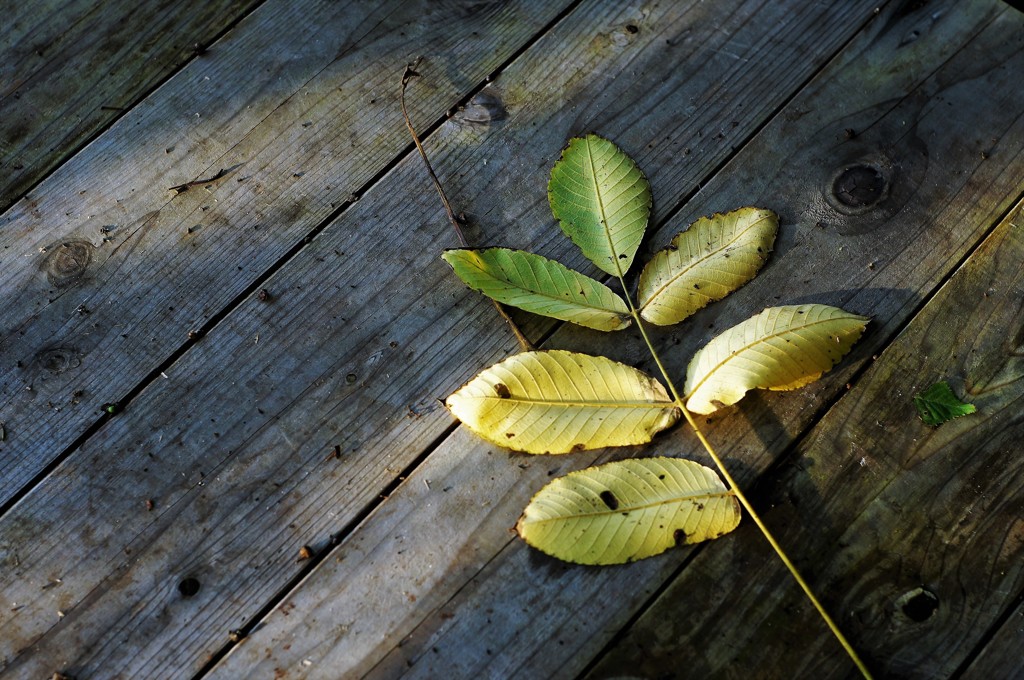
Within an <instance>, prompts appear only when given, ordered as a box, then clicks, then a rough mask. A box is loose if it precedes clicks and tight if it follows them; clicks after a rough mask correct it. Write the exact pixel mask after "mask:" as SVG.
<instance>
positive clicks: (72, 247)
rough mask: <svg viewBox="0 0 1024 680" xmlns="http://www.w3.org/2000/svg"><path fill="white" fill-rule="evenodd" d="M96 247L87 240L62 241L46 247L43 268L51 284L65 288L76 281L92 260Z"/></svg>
mask: <svg viewBox="0 0 1024 680" xmlns="http://www.w3.org/2000/svg"><path fill="white" fill-rule="evenodd" d="M95 249H96V247H95V246H94V245H93V244H91V243H89V242H88V241H64V242H62V243H59V244H57V245H55V246H51V247H50V248H47V255H46V260H45V261H44V262H43V270H44V271H45V272H46V278H47V280H48V281H49V282H50V284H51V285H53V286H56V287H57V288H66V287H68V286H71V285H73V284H75V283H77V282H78V281H79V280H80V279H81V278H82V276H83V275H84V274H85V271H86V269H88V268H89V263H90V262H92V252H93V250H95Z"/></svg>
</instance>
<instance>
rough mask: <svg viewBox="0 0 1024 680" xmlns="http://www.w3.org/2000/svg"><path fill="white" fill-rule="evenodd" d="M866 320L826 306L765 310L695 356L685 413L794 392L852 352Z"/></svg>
mask: <svg viewBox="0 0 1024 680" xmlns="http://www.w3.org/2000/svg"><path fill="white" fill-rule="evenodd" d="M867 323H868V319H867V318H866V317H863V316H858V315H856V314H850V313H849V312H844V311H843V310H841V309H839V308H838V307H829V306H827V305H794V306H787V307H769V308H768V309H766V310H764V311H763V312H761V313H760V314H758V315H756V316H754V317H752V318H750V319H747V320H746V321H744V322H743V323H741V324H738V325H736V326H733V327H732V328H730V329H729V330H727V331H724V332H723V333H721V334H720V335H718V336H717V337H715V338H714V339H713V340H712V341H711V342H709V343H708V344H707V345H705V346H704V347H702V348H701V349H700V350H698V351H697V353H696V354H694V355H693V359H691V360H690V365H689V366H688V367H687V371H686V385H685V387H684V388H683V393H684V395H685V397H686V400H687V401H686V408H687V409H689V410H690V411H692V412H694V413H704V414H706V413H712V412H714V411H716V410H717V409H718V408H719V406H720V405H724V406H730V405H732V404H735V403H736V402H737V401H739V400H740V399H742V398H743V395H744V394H746V393H747V392H748V391H749V390H752V389H768V390H795V389H796V388H798V387H803V386H804V385H806V384H808V383H811V382H814V381H815V380H817V379H818V378H819V377H821V374H822V373H824V372H825V371H827V370H829V369H830V368H832V366H834V365H835V364H836V363H837V362H838V361H839V359H841V358H842V357H843V355H844V354H846V353H847V352H849V351H850V347H851V346H853V343H855V342H856V341H857V340H858V339H859V338H860V336H861V333H863V332H864V328H865V326H867Z"/></svg>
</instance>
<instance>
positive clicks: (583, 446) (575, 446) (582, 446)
mask: <svg viewBox="0 0 1024 680" xmlns="http://www.w3.org/2000/svg"><path fill="white" fill-rule="evenodd" d="M586 448H587V445H586V444H584V443H583V442H578V443H576V444H573V445H572V450H573V451H585V450H586Z"/></svg>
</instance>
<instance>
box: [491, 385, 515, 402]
mask: <svg viewBox="0 0 1024 680" xmlns="http://www.w3.org/2000/svg"><path fill="white" fill-rule="evenodd" d="M494 391H495V392H497V393H498V396H499V397H501V398H502V399H508V398H509V397H511V396H512V392H510V391H509V389H508V386H507V385H505V383H497V384H495V385H494Z"/></svg>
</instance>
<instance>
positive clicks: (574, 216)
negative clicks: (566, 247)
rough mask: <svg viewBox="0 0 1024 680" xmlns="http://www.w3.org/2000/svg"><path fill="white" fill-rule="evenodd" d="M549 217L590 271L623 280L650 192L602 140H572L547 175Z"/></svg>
mask: <svg viewBox="0 0 1024 680" xmlns="http://www.w3.org/2000/svg"><path fill="white" fill-rule="evenodd" d="M548 200H549V202H550V203H551V212H552V213H553V214H554V216H555V218H556V219H557V220H558V221H559V224H561V227H562V231H564V232H565V234H566V235H567V236H568V237H569V238H571V239H572V241H573V243H575V244H576V245H577V246H579V248H580V250H582V251H583V254H584V255H585V256H586V257H587V258H588V259H589V260H590V261H591V262H593V263H594V264H595V265H597V266H598V267H600V268H601V270H602V271H605V272H607V273H608V274H611V275H613V276H619V275H620V274H624V273H625V272H626V271H627V270H628V269H629V267H630V265H631V264H632V263H633V257H634V256H635V255H636V250H637V248H638V247H639V246H640V241H641V240H642V239H643V236H644V231H645V230H646V229H647V220H648V218H649V217H650V214H651V186H650V184H648V182H647V178H646V177H644V175H643V173H642V172H641V171H640V168H638V167H637V165H636V163H634V162H633V159H631V158H630V157H629V156H627V155H626V153H625V152H624V151H622V150H621V149H619V148H618V147H617V146H615V145H614V144H613V143H611V142H609V141H608V140H607V139H604V138H602V137H598V136H597V135H587V136H586V137H583V138H577V139H573V140H571V141H570V142H569V146H568V148H566V149H565V151H564V152H562V158H561V159H560V160H559V161H558V162H557V163H555V166H554V167H553V168H552V169H551V181H550V182H549V183H548Z"/></svg>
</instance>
